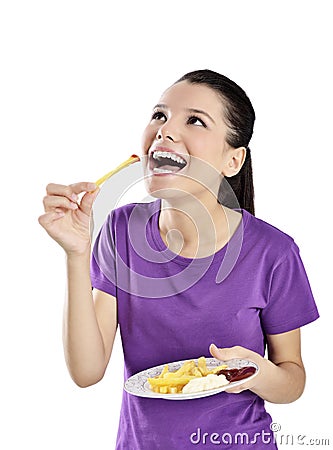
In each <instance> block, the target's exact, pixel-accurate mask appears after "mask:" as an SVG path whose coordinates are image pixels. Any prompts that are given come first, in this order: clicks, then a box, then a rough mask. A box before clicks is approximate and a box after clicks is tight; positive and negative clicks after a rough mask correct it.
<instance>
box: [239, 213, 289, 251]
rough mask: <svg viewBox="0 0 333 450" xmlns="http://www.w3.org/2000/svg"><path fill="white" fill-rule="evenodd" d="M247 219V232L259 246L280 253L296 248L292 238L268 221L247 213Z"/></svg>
mask: <svg viewBox="0 0 333 450" xmlns="http://www.w3.org/2000/svg"><path fill="white" fill-rule="evenodd" d="M245 218H247V223H246V230H247V235H248V238H250V239H253V240H254V241H255V242H256V243H257V244H258V245H262V246H263V247H266V248H274V249H275V250H277V251H278V252H279V253H281V252H282V253H283V252H285V251H287V250H289V249H291V248H292V247H293V246H296V244H295V241H294V238H293V237H292V236H290V235H289V234H288V233H287V232H286V231H283V230H281V229H280V228H278V227H276V226H275V225H273V224H271V223H269V222H267V221H266V220H263V219H261V218H259V217H256V216H253V215H252V214H250V213H248V212H246V211H245ZM296 247H297V246H296Z"/></svg>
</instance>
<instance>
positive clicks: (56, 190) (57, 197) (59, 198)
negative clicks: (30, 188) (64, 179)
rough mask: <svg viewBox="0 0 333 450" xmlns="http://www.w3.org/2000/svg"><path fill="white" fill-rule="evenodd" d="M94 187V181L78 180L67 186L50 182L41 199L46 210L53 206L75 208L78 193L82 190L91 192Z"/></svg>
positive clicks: (52, 208) (76, 206)
mask: <svg viewBox="0 0 333 450" xmlns="http://www.w3.org/2000/svg"><path fill="white" fill-rule="evenodd" d="M95 189H96V185H95V183H89V182H80V183H74V184H70V185H68V186H66V185H62V184H55V183H50V184H48V185H47V187H46V194H47V195H46V196H45V197H44V199H43V203H44V209H45V211H46V212H49V211H52V210H54V209H55V208H64V209H73V210H75V209H77V208H78V205H77V202H78V200H79V194H81V193H82V192H91V191H94V190H95Z"/></svg>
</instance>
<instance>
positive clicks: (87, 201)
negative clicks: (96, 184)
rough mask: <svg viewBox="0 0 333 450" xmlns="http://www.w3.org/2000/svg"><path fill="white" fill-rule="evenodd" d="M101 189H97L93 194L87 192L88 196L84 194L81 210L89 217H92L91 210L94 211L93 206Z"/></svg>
mask: <svg viewBox="0 0 333 450" xmlns="http://www.w3.org/2000/svg"><path fill="white" fill-rule="evenodd" d="M99 191H100V189H99V188H96V189H95V190H94V191H92V192H87V193H86V194H84V196H83V197H82V199H81V203H80V210H81V211H82V212H83V213H84V214H87V215H90V212H91V209H92V205H93V203H94V201H95V199H96V197H97V195H98V193H99Z"/></svg>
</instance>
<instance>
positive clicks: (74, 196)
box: [71, 194, 78, 202]
mask: <svg viewBox="0 0 333 450" xmlns="http://www.w3.org/2000/svg"><path fill="white" fill-rule="evenodd" d="M71 199H72V200H73V202H77V201H78V196H77V195H76V194H72V195H71Z"/></svg>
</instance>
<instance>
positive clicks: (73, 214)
mask: <svg viewBox="0 0 333 450" xmlns="http://www.w3.org/2000/svg"><path fill="white" fill-rule="evenodd" d="M98 192H99V189H98V188H97V186H96V185H95V184H94V183H86V182H82V183H75V184H71V185H69V186H64V185H61V184H49V185H48V186H47V187H46V196H45V197H44V200H43V203H44V210H45V214H43V215H42V216H40V217H39V219H38V221H39V223H40V225H41V226H42V227H43V228H45V230H46V231H47V233H48V234H49V235H50V236H51V237H52V238H53V239H54V240H55V241H56V242H57V243H58V244H59V245H60V246H61V247H62V248H63V249H64V250H65V252H66V253H67V254H77V255H80V254H83V253H85V252H86V251H87V250H88V249H89V248H90V216H91V209H92V205H93V202H94V200H95V198H96V196H97V194H98ZM82 193H84V195H83V197H82V198H81V201H80V202H79V195H80V194H82Z"/></svg>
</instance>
